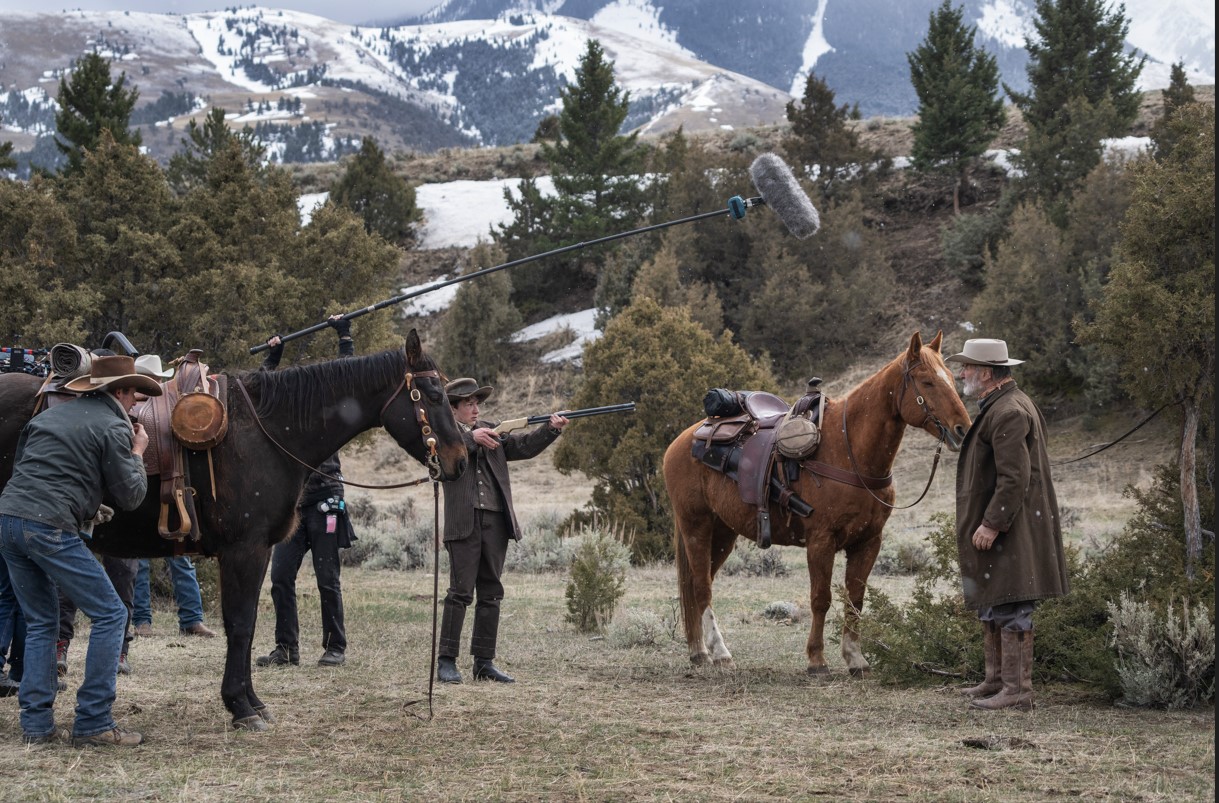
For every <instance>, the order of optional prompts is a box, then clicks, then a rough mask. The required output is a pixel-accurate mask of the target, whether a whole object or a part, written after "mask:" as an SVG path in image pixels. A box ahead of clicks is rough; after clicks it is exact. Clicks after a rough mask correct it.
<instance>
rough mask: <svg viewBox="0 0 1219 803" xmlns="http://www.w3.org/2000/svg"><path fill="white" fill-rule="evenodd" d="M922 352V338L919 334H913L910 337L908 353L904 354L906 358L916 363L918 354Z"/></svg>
mask: <svg viewBox="0 0 1219 803" xmlns="http://www.w3.org/2000/svg"><path fill="white" fill-rule="evenodd" d="M922 350H923V336H922V334H921V333H919V332H915V333H914V334H913V335H912V336H911V337H910V351H908V352H906V358H907V359H909V360H911V361H913V362H918V359H919V354H920V352H921V351H922Z"/></svg>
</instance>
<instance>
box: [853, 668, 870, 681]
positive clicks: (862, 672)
mask: <svg viewBox="0 0 1219 803" xmlns="http://www.w3.org/2000/svg"><path fill="white" fill-rule="evenodd" d="M870 674H872V667H870V666H856V667H852V668H851V677H853V678H855V679H856V680H863V679H864V678H866V677H867V676H868V675H870Z"/></svg>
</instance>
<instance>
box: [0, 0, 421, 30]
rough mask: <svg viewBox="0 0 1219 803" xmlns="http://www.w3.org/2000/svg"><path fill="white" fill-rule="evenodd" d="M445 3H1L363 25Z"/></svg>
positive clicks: (2, 2)
mask: <svg viewBox="0 0 1219 803" xmlns="http://www.w3.org/2000/svg"><path fill="white" fill-rule="evenodd" d="M440 2H441V0H355V2H352V1H351V0H283V2H260V3H254V2H252V0H244V1H243V2H234V1H233V0H228V2H225V0H70V1H69V2H64V1H63V0H59V2H56V0H0V9H2V10H12V11H60V10H64V9H77V8H79V9H81V10H83V11H152V12H163V13H174V14H189V13H192V12H195V11H219V10H222V9H223V8H225V7H226V6H228V7H229V8H232V7H233V6H235V5H239V6H249V5H261V6H264V7H267V8H289V9H293V10H295V11H304V12H307V13H309V14H317V15H318V16H319V17H326V18H327V19H332V20H337V21H338V22H348V23H352V24H359V23H365V22H373V21H384V20H389V19H400V18H402V17H406V16H410V15H413V14H421V13H423V12H424V11H427V10H428V9H429V8H432V7H433V6H436V5H439V4H440Z"/></svg>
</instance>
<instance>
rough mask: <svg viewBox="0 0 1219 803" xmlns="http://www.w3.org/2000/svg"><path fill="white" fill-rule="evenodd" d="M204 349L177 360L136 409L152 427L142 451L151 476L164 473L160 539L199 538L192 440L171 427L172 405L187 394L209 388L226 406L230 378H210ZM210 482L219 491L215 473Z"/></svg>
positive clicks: (175, 405)
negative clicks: (156, 390) (169, 375)
mask: <svg viewBox="0 0 1219 803" xmlns="http://www.w3.org/2000/svg"><path fill="white" fill-rule="evenodd" d="M202 354H203V352H202V351H201V350H199V349H192V350H191V351H189V352H187V354H186V356H184V357H182V358H180V359H179V360H176V361H175V362H177V365H178V367H177V371H175V373H174V376H173V377H172V378H171V379H169V380H168V381H167V382H163V383H162V384H161V395H160V396H152V397H149V398H148V399H146V400H144V401H142V402H140V403H139V404H138V405H137V406H136V408H135V410H134V415H135V416H136V420H138V421H139V422H140V424H142V425H143V426H144V429H145V430H146V431H147V432H148V448H147V449H145V450H144V470H145V471H146V472H147V473H148V475H149V476H152V475H153V474H158V475H160V477H161V487H160V501H161V511H160V515H159V516H158V517H157V533H158V534H159V535H160V536H161V537H162V538H165V539H168V540H173V541H179V542H181V541H182V540H184V539H186V538H190V539H191V540H195V541H197V540H198V539H199V516H198V512H197V511H196V509H195V501H194V497H195V489H194V488H193V487H192V486H191V483H190V472H189V470H188V466H187V460H186V455H187V451H188V448H189V447H190V446H192V445H194V444H193V443H187V444H183V443H182V442H181V440H180V439H179V437H177V436H176V435H175V432H174V429H173V426H172V423H173V418H174V409H175V407H177V406H178V404H179V403H180V402H181V401H182V400H183V398H185V397H189V396H191V395H193V394H197V393H206V394H208V395H209V396H212V397H213V398H214V399H215V401H216V403H218V404H219V405H220V407H221V409H222V410H223V405H224V401H225V398H226V395H227V394H226V390H227V381H226V380H227V378H226V377H225V376H224V375H223V374H219V375H216V376H211V377H209V376H208V366H207V364H206V363H203V362H200V360H199V358H200V356H201V355H202ZM216 442H217V443H218V442H219V441H218V440H217V441H216ZM211 445H215V443H213V444H211ZM191 451H196V450H194V449H191ZM206 452H207V457H208V468H209V471H210V469H211V465H212V463H211V448H210V447H209V448H207V449H206ZM209 481H210V483H211V488H212V492H213V493H215V488H216V481H215V476H214V473H213V474H212V475H211V476H209Z"/></svg>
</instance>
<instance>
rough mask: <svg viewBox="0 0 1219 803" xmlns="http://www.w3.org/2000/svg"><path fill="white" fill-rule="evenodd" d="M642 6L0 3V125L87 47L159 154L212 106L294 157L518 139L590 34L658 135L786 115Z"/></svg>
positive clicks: (40, 98) (45, 92) (46, 115)
mask: <svg viewBox="0 0 1219 803" xmlns="http://www.w3.org/2000/svg"><path fill="white" fill-rule="evenodd" d="M645 10H646V9H644V8H643V7H642V6H640V7H639V8H636V9H633V10H629V13H623V14H612V15H609V16H608V19H610V20H611V21H612V22H613V23H614V24H612V25H602V24H600V23H598V22H597V21H589V20H581V19H575V18H571V17H559V16H547V15H540V14H519V15H518V14H512V15H506V16H503V17H500V18H498V19H495V20H463V21H452V22H444V23H437V24H431V25H423V26H420V25H409V26H407V25H403V26H397V27H382V28H366V27H358V26H351V25H346V24H342V23H337V22H333V21H331V20H327V19H323V18H321V17H317V16H313V15H310V14H305V13H301V12H295V11H288V10H280V9H271V8H260V7H249V8H241V9H229V10H226V11H222V12H206V13H198V14H185V15H169V14H142V13H134V12H130V13H129V12H81V11H73V12H68V13H62V14H61V13H56V14H41V13H33V12H3V11H0V125H3V126H4V127H5V129H6V130H7V131H10V132H18V131H19V132H21V133H22V134H24V135H25V136H26V138H27V140H28V139H29V138H31V137H33V136H35V135H37V134H38V133H40V132H46V131H49V130H50V128H51V127H52V126H53V121H54V101H53V98H54V97H55V95H56V94H57V92H58V82H59V79H60V77H61V76H62V75H64V74H65V72H66V71H67V70H68V69H69V68H70V67H71V65H72V64H73V63H74V62H75V61H76V60H78V59H79V58H80V57H81V56H82V55H83V54H84V53H87V52H90V51H94V50H96V51H97V52H99V53H101V54H102V55H103V56H105V57H106V58H108V59H110V60H111V61H112V68H111V72H112V75H114V76H115V77H117V75H118V73H119V71H124V72H126V74H127V79H128V83H129V84H131V85H135V86H136V87H138V88H139V90H140V99H141V106H138V107H137V116H138V117H139V119H138V120H135V122H139V123H142V124H145V125H149V126H153V128H151V129H150V134H149V135H146V136H145V138H144V139H145V144H146V145H148V146H149V147H150V148H151V149H152V150H154V151H155V150H156V149H157V148H158V146H161V145H165V146H166V147H169V148H170V149H171V150H172V149H173V148H174V147H176V146H177V143H178V139H179V138H180V131H179V133H178V134H175V133H174V131H175V130H176V129H180V128H181V126H182V125H184V122H183V121H184V119H185V118H186V117H187V116H190V115H194V116H196V117H198V116H199V115H200V114H202V113H205V112H206V109H207V108H208V107H211V106H218V107H222V108H224V109H225V110H226V112H228V114H229V117H230V120H231V122H232V123H233V124H234V125H236V126H242V125H250V126H251V127H254V128H255V129H256V131H257V133H259V135H260V137H262V138H263V139H264V141H269V142H272V143H275V142H278V146H277V148H278V151H277V155H278V156H279V157H280V158H283V159H285V160H287V161H292V160H307V159H306V158H303V157H309V156H311V155H314V154H330V155H332V156H333V155H335V154H336V153H341V152H343V151H344V150H350V149H353V148H355V147H358V143H359V139H360V136H361V135H362V134H365V133H371V134H373V135H375V136H377V138H378V139H379V140H381V141H382V145H383V147H387V148H390V149H398V148H413V149H417V150H434V149H436V148H439V147H447V146H469V145H477V144H487V145H504V144H513V143H518V142H526V141H528V140H529V139H530V138H531V137H532V136H533V134H534V132H535V131H536V129H537V126H538V123H539V122H540V121H541V119H542V118H543V117H544V116H546V115H547V114H552V113H554V112H555V111H557V110H558V108H559V97H560V91H561V89H562V87H563V86H564V85H565V84H566V83H568V82H570V81H572V80H573V78H574V76H575V73H576V70H577V68H578V67H579V63H580V59H581V56H582V55H583V53H584V51H585V47H586V43H587V41H588V40H589V39H594V38H595V39H597V40H599V41H600V42H601V44H602V46H603V47H604V49H605V51H606V54H607V56H608V57H609V58H610V59H612V60H613V61H614V64H615V77H616V80H617V82H618V84H619V85H620V86H621V87H623V88H624V89H626V90H627V91H629V93H630V100H631V115H630V117H629V118H628V121H627V124H628V126H629V127H632V128H638V129H639V130H640V131H641V132H644V133H662V132H664V131H668V130H673V129H676V128H677V126H679V125H683V126H685V128H686V130H687V131H695V130H700V129H702V130H705V129H707V128H721V129H731V128H733V127H743V126H754V125H764V124H771V123H775V122H778V121H779V120H782V119H783V110H784V106H785V104H786V103H787V101H788V100H790V98H789V97H788V95H787V94H786V92H784V91H783V90H781V89H777V88H775V87H772V86H768V85H766V84H764V83H762V82H761V81H759V80H757V79H754V78H749V77H747V76H744V75H740V74H736V73H733V72H731V71H729V70H725V69H723V68H720V67H717V66H714V65H711V64H708V63H706V62H703V61H700V60H699V59H697V58H695V57H694V56H693V55H692V54H691V53H690V52H689V51H687V50H685V49H684V48H682V47H681V46H680V45H678V44H676V43H675V42H674V41H673V37H672V35H671V34H669V33H667V32H666V31H664V29H663V28H662V26H660V25H659V24H658V23H657V22H656V20H655V17H654V15H653V16H652V17H648V16H647V15H646V14H644V13H643V11H645ZM628 19H629V20H630V24H628V23H627V20H628ZM301 132H304V133H303V134H302V133H301ZM162 140H164V142H162ZM24 145H25V143H18V149H20V148H22V147H23V146H24ZM273 150H275V148H273Z"/></svg>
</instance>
